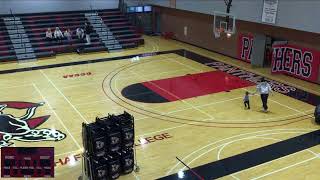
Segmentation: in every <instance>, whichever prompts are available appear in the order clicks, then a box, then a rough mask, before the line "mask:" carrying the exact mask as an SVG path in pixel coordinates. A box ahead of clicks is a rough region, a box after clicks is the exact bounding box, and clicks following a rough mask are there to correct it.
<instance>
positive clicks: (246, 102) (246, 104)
mask: <svg viewBox="0 0 320 180" xmlns="http://www.w3.org/2000/svg"><path fill="white" fill-rule="evenodd" d="M243 104H244V108H245V109H250V101H249V92H248V91H246V94H245V95H244V97H243Z"/></svg>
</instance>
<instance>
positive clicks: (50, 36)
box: [46, 28, 53, 41]
mask: <svg viewBox="0 0 320 180" xmlns="http://www.w3.org/2000/svg"><path fill="white" fill-rule="evenodd" d="M46 40H47V41H52V40H53V36H52V32H51V29H50V28H48V29H47V31H46Z"/></svg>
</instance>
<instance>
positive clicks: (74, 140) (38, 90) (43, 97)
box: [32, 84, 81, 149]
mask: <svg viewBox="0 0 320 180" xmlns="http://www.w3.org/2000/svg"><path fill="white" fill-rule="evenodd" d="M32 85H33V87H34V88H35V89H36V91H37V92H38V93H39V94H40V96H41V98H42V99H43V100H44V101H45V102H46V103H47V104H48V106H49V108H50V110H51V111H52V112H53V114H54V115H55V116H56V117H57V119H58V120H59V122H60V123H61V125H62V126H63V128H64V129H65V130H66V131H67V133H68V134H69V135H70V137H71V139H72V140H73V142H74V143H75V144H76V145H77V147H78V148H79V149H80V148H81V146H80V145H79V143H78V142H77V141H76V139H75V138H74V137H73V135H72V134H71V132H70V131H69V130H68V128H67V127H66V125H65V124H64V123H63V122H62V120H61V118H60V117H59V115H58V114H57V113H56V111H54V110H53V108H52V106H51V105H50V103H49V101H48V100H47V99H46V98H45V96H44V95H43V94H42V93H41V91H40V89H39V88H38V87H37V86H36V84H32Z"/></svg>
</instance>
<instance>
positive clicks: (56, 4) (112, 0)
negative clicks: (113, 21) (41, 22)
mask: <svg viewBox="0 0 320 180" xmlns="http://www.w3.org/2000/svg"><path fill="white" fill-rule="evenodd" d="M118 4H119V1H118V0H0V14H10V8H11V9H12V11H13V13H14V14H22V13H41V12H57V11H78V10H90V9H91V7H90V5H92V8H93V9H113V8H118Z"/></svg>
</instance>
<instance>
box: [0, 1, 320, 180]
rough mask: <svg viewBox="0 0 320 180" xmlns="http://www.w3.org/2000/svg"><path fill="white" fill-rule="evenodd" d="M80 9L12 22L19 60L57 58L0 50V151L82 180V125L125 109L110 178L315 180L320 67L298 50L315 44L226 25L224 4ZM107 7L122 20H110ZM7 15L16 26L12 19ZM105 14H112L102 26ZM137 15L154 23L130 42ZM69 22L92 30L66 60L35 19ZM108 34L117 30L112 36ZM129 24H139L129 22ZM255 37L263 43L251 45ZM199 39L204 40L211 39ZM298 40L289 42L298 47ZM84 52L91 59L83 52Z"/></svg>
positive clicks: (60, 178) (233, 21) (229, 17)
mask: <svg viewBox="0 0 320 180" xmlns="http://www.w3.org/2000/svg"><path fill="white" fill-rule="evenodd" d="M266 1H267V0H266ZM110 2H111V1H110ZM115 2H116V1H115ZM264 2H265V1H264ZM267 2H269V1H267ZM87 3H88V4H90V8H91V10H88V9H85V10H83V12H82V11H70V12H69V10H68V9H64V10H65V11H66V12H63V13H61V14H58V15H54V12H52V17H54V18H52V19H55V18H56V20H54V21H51V20H48V19H49V18H48V17H46V16H47V14H41V13H42V12H41V13H40V14H41V15H40V14H38V15H39V17H41V18H43V19H46V18H48V19H47V20H43V22H40V21H42V20H39V22H40V23H38V24H36V23H37V22H36V20H35V17H36V19H37V18H39V17H38V15H37V14H36V15H37V16H35V17H33V16H34V14H29V15H30V17H27V15H23V14H22V15H21V14H20V15H21V21H20V19H19V21H20V23H21V26H25V27H24V28H25V29H26V30H25V32H24V30H23V32H24V35H25V36H26V37H28V36H29V38H30V42H29V40H28V43H29V44H30V46H31V44H32V46H33V47H34V49H35V50H36V49H37V50H38V51H37V52H36V51H34V52H33V50H32V52H31V53H30V52H29V53H30V54H31V55H32V56H31V55H30V54H29V55H30V57H36V56H35V55H38V54H41V53H44V54H45V53H48V52H49V54H50V53H53V51H51V49H50V48H53V49H54V50H57V51H58V50H62V51H61V52H62V53H61V52H60V54H56V53H53V54H55V55H52V54H50V55H49V56H51V57H44V58H37V59H36V60H34V59H33V60H32V61H24V60H23V59H24V58H25V57H22V60H21V59H20V60H19V58H18V55H17V54H16V55H14V53H17V52H18V51H17V50H16V49H17V48H16V47H14V48H16V49H14V51H15V52H13V50H12V49H11V50H9V49H8V50H2V49H1V48H3V49H5V48H7V44H8V43H7V42H6V43H7V44H6V43H3V44H1V43H0V60H1V58H3V59H5V57H11V56H12V57H13V56H14V57H17V58H18V60H17V61H14V62H4V63H1V64H0V87H1V91H0V97H1V98H0V120H1V122H0V148H3V147H54V154H55V155H54V161H55V166H54V167H55V173H54V178H53V179H57V180H65V179H70V180H71V179H72V180H73V179H86V178H81V176H82V175H84V158H83V156H84V155H83V154H85V153H84V145H83V132H82V130H83V123H86V124H90V123H93V122H95V121H96V117H106V116H108V115H109V114H121V113H124V112H128V113H129V114H131V115H133V117H134V135H135V139H134V149H135V154H134V158H135V162H134V165H135V166H134V167H135V169H134V171H132V173H129V174H127V175H123V176H120V178H119V179H121V180H122V179H123V180H132V179H136V180H149V179H162V180H173V179H205V180H207V179H223V180H229V179H230V180H231V179H235V180H240V179H241V180H243V179H251V180H257V179H319V177H320V173H319V170H318V167H319V165H318V164H319V163H320V146H319V144H320V131H319V125H318V124H317V123H316V122H315V117H314V116H315V115H314V111H315V107H316V106H317V105H318V104H319V102H320V85H319V82H320V78H319V75H320V72H319V68H318V69H316V68H317V67H316V65H318V67H320V63H317V62H318V61H319V57H320V53H315V52H316V50H314V49H307V48H309V47H310V48H315V49H317V47H312V45H308V46H306V47H303V48H301V50H299V51H298V50H297V47H296V46H297V44H299V43H298V42H299V41H297V40H296V41H295V40H292V41H293V42H294V43H292V44H290V39H289V40H288V41H284V40H283V39H281V38H280V37H272V36H271V35H270V34H277V33H278V31H279V32H280V31H282V33H283V32H284V31H283V30H281V29H280V28H279V29H280V30H279V29H276V30H274V29H272V28H270V27H268V26H269V25H270V24H271V25H270V26H273V25H272V24H275V22H272V21H275V19H272V18H275V17H272V18H271V19H269V20H268V21H269V22H263V23H265V24H264V25H266V23H269V25H268V26H267V25H266V26H262V25H261V26H259V25H256V26H255V24H259V23H256V22H250V23H253V25H252V24H251V26H252V27H255V28H256V31H257V32H255V33H251V32H250V31H249V30H248V28H249V27H251V26H249V25H248V24H247V23H249V22H246V21H244V20H240V19H239V22H238V19H237V18H238V17H237V15H236V14H233V13H232V12H233V11H232V10H233V7H232V5H231V3H232V0H231V1H224V2H222V3H223V4H222V5H223V8H227V10H226V13H224V12H220V11H213V14H210V15H204V14H201V13H199V14H196V12H190V11H185V9H184V10H181V9H175V8H176V7H178V6H179V4H176V1H170V4H169V7H170V8H168V7H162V6H161V5H155V6H151V5H147V6H141V7H140V5H139V6H138V5H136V6H132V7H130V6H128V7H127V6H126V4H123V3H124V1H119V2H118V1H117V2H116V3H120V4H119V6H118V5H117V6H116V8H115V9H111V8H110V10H105V11H104V10H102V9H100V10H99V11H98V10H96V11H93V10H92V6H91V5H92V4H91V1H88V2H87ZM224 3H225V4H224ZM121 5H123V7H121ZM201 5H202V6H204V5H203V4H201ZM224 5H226V6H224ZM189 6H190V7H192V5H190V4H189ZM202 6H201V7H202ZM119 7H121V8H124V9H125V11H126V10H128V12H125V13H132V14H131V15H130V14H129V16H128V14H126V15H124V14H122V13H124V12H123V9H121V8H119ZM186 7H187V6H186ZM199 7H200V5H199ZM236 7H237V6H236ZM117 8H119V9H117ZM127 8H128V9H127ZM230 8H231V11H230ZM98 9H99V8H98ZM199 9H200V8H199ZM223 10H224V9H223ZM10 11H11V9H10ZM248 11H249V10H248ZM61 12H62V10H61ZM143 12H146V15H145V16H144V15H141V14H142V13H143ZM197 12H198V11H197ZM28 13H36V12H27V14H28ZM134 13H137V14H138V15H134ZM139 13H140V15H139ZM152 13H153V14H152ZM162 13H163V14H162ZM0 14H1V13H0ZM150 14H152V15H150ZM11 15H12V16H13V19H14V20H13V21H14V22H16V20H15V18H16V17H15V16H14V15H13V14H12V11H11ZM29 15H28V16H29ZM7 16H9V15H4V16H3V18H2V19H0V20H1V21H0V25H2V24H3V25H6V26H7V27H6V28H7V29H8V33H7V29H5V28H4V27H3V28H2V27H0V42H2V40H3V42H4V41H7V40H8V38H13V35H12V34H10V30H9V28H8V27H10V23H9V25H8V22H9V21H11V20H10V18H11V16H10V18H8V17H7ZM50 16H51V15H50ZM55 16H56V17H55ZM60 16H61V17H60ZM72 16H74V17H72ZM113 16H114V17H116V18H114V19H113V20H110V19H111V18H112V17H113ZM130 16H131V17H130ZM195 17H196V18H195ZM259 17H260V16H259ZM23 18H24V19H23ZM28 18H29V19H28ZM72 18H73V19H72ZM134 18H136V19H134ZM139 18H140V20H139ZM148 18H150V19H152V20H154V21H156V22H151V20H150V22H149V23H150V24H148V25H150V26H152V27H151V29H156V30H157V31H159V33H160V34H152V35H142V36H141V33H140V34H138V33H137V32H136V31H137V29H133V28H131V25H132V22H133V20H134V21H135V22H140V21H141V22H142V21H143V20H146V21H147V20H148ZM161 18H162V19H161ZM179 18H180V19H179ZM184 18H186V19H184ZM262 18H263V17H262ZM267 18H268V17H267ZM267 18H265V20H266V19H267ZM269 18H270V17H269ZM39 19H40V18H39ZM70 19H72V20H70ZM96 19H99V23H100V24H99V26H97V24H96ZM137 19H138V20H137ZM187 19H189V20H190V22H189V21H188V20H187ZM198 19H199V20H198ZM37 20H38V19H37ZM124 20H125V21H126V22H125V21H124ZM2 21H3V22H2ZM64 21H65V22H64ZM69 21H74V22H72V23H70V24H71V25H70V24H69V25H70V27H72V28H75V27H76V26H79V24H81V23H83V22H86V23H87V22H89V23H90V24H91V25H92V26H93V28H94V29H93V31H95V32H96V34H95V35H92V37H91V38H92V44H90V43H91V42H90V43H89V41H90V37H89V40H87V42H88V43H86V45H88V44H89V46H83V47H85V48H82V45H81V43H85V41H83V42H82V41H81V42H78V41H75V43H76V44H77V43H78V45H79V44H80V45H79V47H81V48H78V49H73V50H71V51H70V52H68V51H67V52H68V53H66V52H65V51H64V50H65V49H64V48H66V49H67V48H69V49H68V50H70V49H71V48H70V47H69V46H68V45H65V44H62V45H61V44H60V45H52V44H51V45H52V46H51V45H50V46H46V45H43V42H40V40H39V39H40V38H39V37H40V35H39V31H42V29H41V28H46V26H47V25H48V24H45V23H53V24H54V23H57V22H58V23H61V24H63V23H66V24H68V23H69ZM127 21H128V22H127ZM169 22H170V23H169ZM207 22H210V25H208V23H207ZM28 23H29V24H28ZM33 23H34V24H33ZM108 23H109V24H108ZM130 23H131V24H130ZM143 23H145V22H143ZM152 23H153V24H152ZM181 23H182V24H181ZM188 23H189V25H188ZM197 23H199V24H197ZM254 23H255V24H254ZM263 23H260V24H263ZM102 24H107V25H105V26H102ZM115 24H116V25H115ZM151 24H152V25H151ZM159 24H161V27H158V26H160V25H159ZM172 24H173V25H174V27H172ZM15 25H16V24H15ZM64 25H65V24H64ZM91 25H90V26H91ZM175 25H176V26H175ZM277 25H279V24H277ZM19 26H20V25H19ZM50 26H52V24H50ZM65 26H66V27H67V25H65ZM119 26H120V28H124V29H120V30H119V29H117V28H119ZM132 26H143V28H145V29H146V28H147V27H146V25H145V24H144V25H143V24H142V25H141V24H140V25H139V23H136V24H134V25H132ZM209 26H210V28H209V29H208V28H203V27H209ZM279 26H280V25H279ZM40 27H41V28H40ZM68 27H69V26H68ZM176 27H177V28H176ZM236 27H237V28H238V29H237V28H236ZM259 27H260V29H259ZM261 27H262V28H261ZM263 27H264V28H263ZM1 28H2V29H1ZM16 28H17V27H16ZM28 28H29V29H28ZM37 28H38V29H37ZM99 28H100V30H101V31H98V30H99ZM109 28H110V29H109ZM140 28H141V27H140ZM148 28H149V27H148ZM268 28H269V29H268ZM112 29H113V30H112ZM145 29H144V30H145ZM160 29H161V32H160ZM102 30H104V31H106V32H107V33H106V32H102ZM200 30H201V31H200ZM238 31H239V32H238ZM263 31H268V33H269V35H270V36H269V35H268V36H267V35H264V36H263V37H262V36H261V34H262V33H261V32H263ZM269 31H270V32H269ZM306 31H307V30H306ZM17 32H18V29H17ZM112 32H113V33H115V32H117V33H119V34H120V35H119V34H112ZM292 32H293V30H292ZM1 33H3V34H1ZM11 33H12V32H11ZM99 33H100V34H99ZM110 33H111V35H112V36H113V35H114V38H115V39H117V40H114V43H115V44H113V45H112V46H110V39H108V38H109V37H108V38H107V40H106V39H104V38H105V37H106V36H110ZM122 33H123V34H122ZM125 33H128V34H125ZM259 33H260V34H259ZM294 33H297V32H294ZM294 33H292V34H290V33H288V34H289V35H292V36H295V35H296V34H294ZM299 33H302V32H298V33H297V34H299ZM27 34H28V35H27ZM106 34H107V35H106ZM199 34H200V35H199ZM203 34H210V38H212V39H209V40H208V38H206V36H205V35H203ZM266 34H267V33H266ZM280 34H281V33H280ZM284 34H285V33H284ZM5 35H6V36H7V37H6V38H7V39H6V40H4V39H5V38H3V39H1V38H2V36H3V37H5ZM9 35H10V36H9ZM19 35H20V36H21V34H20V32H19ZM102 35H106V36H104V37H103V36H102ZM38 36H39V37H38ZM279 36H280V35H279ZM124 37H127V39H124ZM310 37H314V36H311V35H310ZM122 38H123V39H122ZM297 38H298V40H299V37H297ZM21 39H22V36H21ZM31 39H32V41H31ZM71 39H72V38H71ZM174 39H176V40H174ZM310 39H312V38H310ZM310 39H307V40H304V41H301V42H303V43H301V44H308V43H310V41H311V40H310ZM9 40H10V43H11V42H12V43H13V42H14V41H13V39H9ZM9 40H8V42H9ZM118 40H119V41H118ZM131 40H132V41H131ZM207 40H208V41H209V43H208V42H207ZM38 41H39V42H38ZM211 41H212V42H211ZM21 42H22V40H21ZM235 42H236V43H235ZM288 42H289V43H288ZM108 43H109V44H108ZM210 43H212V44H210ZM237 43H238V44H237ZM41 44H42V45H41ZM192 44H193V45H192ZM71 45H72V44H71ZM108 45H109V46H108ZM32 46H31V47H32ZM8 47H9V45H8ZM119 47H120V49H121V48H123V49H121V50H119V49H118V48H119ZM201 47H204V48H201ZM86 48H87V49H86ZM90 48H91V50H92V49H94V48H97V49H98V51H95V52H93V51H92V52H90V51H89V50H90ZM126 48H127V49H126ZM268 48H269V49H268ZM272 48H273V50H274V53H273V54H272V53H271V55H270V56H272V58H273V59H272V58H271V59H272V62H265V61H266V59H267V58H265V55H266V52H267V50H270V49H272ZM290 48H291V49H290ZM31 49H32V48H31ZM101 49H102V50H106V49H107V50H108V52H106V51H101ZM284 49H285V50H284ZM288 49H290V50H291V51H290V50H288ZM42 50H44V51H43V52H42ZM86 50H88V51H86ZM6 51H8V52H9V51H12V52H10V53H11V54H10V53H7V52H6ZM47 51H48V52H47ZM289 51H290V52H291V54H290V52H289ZM25 52H27V51H26V49H25ZM39 52H40V53H39ZM76 52H77V53H76ZM278 52H280V53H278ZM1 53H3V54H4V55H2V54H1ZM37 53H38V54H37ZM228 53H229V54H228ZM281 53H282V54H281ZM294 53H295V54H294ZM299 53H300V54H299ZM310 53H311V55H310ZM312 53H313V54H317V56H316V55H315V56H313V55H312ZM230 54H232V55H230ZM279 54H280V55H281V58H282V59H279V57H278V55H279ZM288 54H289V55H288ZM318 54H319V55H318ZM286 55H288V56H289V57H288V58H286V57H285V56H286ZM234 56H238V58H235V57H234ZM290 58H291V59H290ZM312 58H314V59H315V61H314V62H315V63H314V64H311V61H312V60H313V59H312ZM281 60H282V61H283V62H282V61H281ZM298 60H299V62H298ZM289 61H292V62H290V63H289ZM278 62H279V63H278ZM268 63H269V64H268ZM289 66H292V67H290V68H292V69H290V68H289ZM308 68H310V69H309V70H308ZM285 71H286V72H285ZM283 72H284V74H287V75H284V74H281V73H283ZM292 72H293V73H295V74H290V73H292ZM308 73H309V74H308ZM312 73H314V74H316V75H314V74H312ZM302 76H303V77H302ZM301 77H302V78H301ZM261 78H265V79H266V80H267V82H268V83H269V84H270V85H271V87H272V90H273V91H272V93H271V94H270V96H269V99H268V106H269V109H268V112H264V109H263V107H262V102H261V98H260V95H259V94H258V93H255V94H254V92H256V89H257V84H258V83H259V82H260V80H261ZM310 79H311V80H310ZM246 92H249V93H250V96H249V98H250V108H249V109H247V108H245V107H244V102H243V101H244V99H243V98H244V95H245V93H246ZM91 143H92V142H91ZM105 171H108V170H105ZM3 179H14V178H3ZM24 179H31V178H29V176H28V177H25V178H24ZM37 179H46V178H37ZM47 179H48V178H47ZM51 179H52V178H51Z"/></svg>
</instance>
